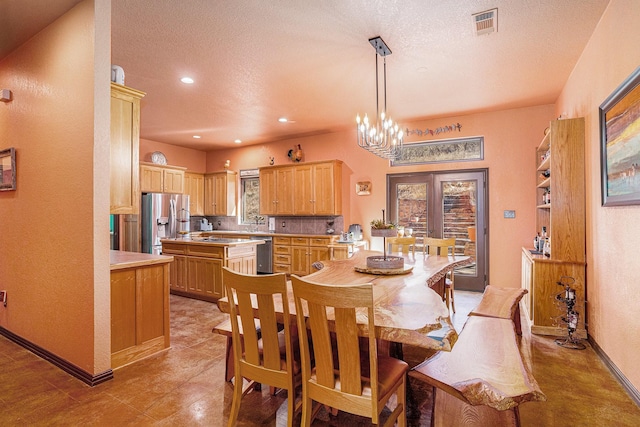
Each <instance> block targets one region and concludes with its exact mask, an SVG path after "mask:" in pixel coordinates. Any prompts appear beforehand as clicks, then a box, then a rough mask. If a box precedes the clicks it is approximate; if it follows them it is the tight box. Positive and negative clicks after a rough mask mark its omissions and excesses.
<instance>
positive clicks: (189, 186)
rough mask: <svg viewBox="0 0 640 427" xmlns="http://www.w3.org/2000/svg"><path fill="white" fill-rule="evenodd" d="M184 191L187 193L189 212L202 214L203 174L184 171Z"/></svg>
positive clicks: (197, 214)
mask: <svg viewBox="0 0 640 427" xmlns="http://www.w3.org/2000/svg"><path fill="white" fill-rule="evenodd" d="M184 192H185V194H188V195H189V213H190V214H191V215H195V216H202V215H204V175H202V174H200V173H188V172H187V173H185V174H184Z"/></svg>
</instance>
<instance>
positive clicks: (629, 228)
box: [557, 0, 640, 389]
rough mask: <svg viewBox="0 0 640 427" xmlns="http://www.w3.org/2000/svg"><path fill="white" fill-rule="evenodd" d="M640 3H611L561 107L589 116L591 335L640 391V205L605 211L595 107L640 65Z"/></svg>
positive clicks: (562, 110) (559, 109) (569, 112)
mask: <svg viewBox="0 0 640 427" xmlns="http://www.w3.org/2000/svg"><path fill="white" fill-rule="evenodd" d="M639 16H640V2H638V1H636V0H612V2H611V3H610V4H609V6H608V8H607V10H606V11H605V13H604V15H603V16H602V19H601V21H600V23H599V24H598V26H597V28H596V30H595V31H594V33H593V35H592V37H591V40H590V41H589V44H588V45H587V47H586V48H585V51H584V53H583V54H582V56H581V58H580V60H579V61H578V64H577V65H576V67H575V69H574V70H573V73H572V75H571V78H570V79H569V81H568V82H567V84H566V86H565V88H564V91H563V92H562V95H561V96H560V98H559V100H558V102H557V112H558V114H561V113H566V114H567V115H568V116H569V117H579V116H584V117H585V122H586V187H587V278H588V279H587V301H588V303H587V311H588V317H587V320H588V322H589V323H588V331H589V334H590V335H591V336H592V337H593V338H594V339H595V341H596V342H597V343H598V345H599V346H600V347H601V348H602V349H603V350H604V351H605V353H606V354H607V355H608V356H609V358H610V359H611V360H612V361H613V363H615V365H616V366H617V367H618V368H619V369H620V370H621V371H622V373H623V374H624V375H625V376H626V377H627V378H628V379H629V381H631V383H632V384H633V385H634V387H635V388H636V389H640V366H639V365H638V363H637V362H636V350H637V349H639V348H640V334H639V333H638V331H639V330H640V318H639V317H638V315H637V312H638V306H640V285H638V283H639V280H638V278H639V277H640V262H638V255H637V254H638V242H640V221H639V219H640V207H639V206H635V207H634V206H629V207H606V208H605V207H602V206H601V190H600V170H601V169H600V133H599V132H600V129H599V115H598V107H599V106H600V104H601V103H602V102H603V101H604V100H605V99H606V98H607V97H608V96H609V95H610V94H611V93H612V92H613V91H614V90H615V89H616V88H617V87H618V85H620V84H621V83H622V82H623V81H624V80H625V79H626V78H627V77H628V76H629V75H630V74H631V73H632V72H633V71H634V70H635V69H636V67H638V66H639V65H640V60H639V58H640V43H638V40H640V26H639V25H638V22H637V21H638V19H637V18H638V17H639Z"/></svg>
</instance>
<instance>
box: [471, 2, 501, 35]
mask: <svg viewBox="0 0 640 427" xmlns="http://www.w3.org/2000/svg"><path fill="white" fill-rule="evenodd" d="M471 16H472V18H473V31H475V33H476V35H477V36H481V35H483V34H491V33H493V32H497V31H498V9H497V8H496V9H491V10H486V11H484V12H480V13H474V14H473V15H471Z"/></svg>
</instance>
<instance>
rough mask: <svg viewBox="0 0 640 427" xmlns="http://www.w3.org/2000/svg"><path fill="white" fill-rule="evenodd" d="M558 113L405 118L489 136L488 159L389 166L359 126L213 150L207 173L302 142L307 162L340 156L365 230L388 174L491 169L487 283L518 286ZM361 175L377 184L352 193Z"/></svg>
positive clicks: (283, 152)
mask: <svg viewBox="0 0 640 427" xmlns="http://www.w3.org/2000/svg"><path fill="white" fill-rule="evenodd" d="M553 114H554V107H553V105H544V106H538V107H532V108H521V109H513V110H506V111H498V112H492V113H481V114H473V115H468V116H460V117H450V118H443V119H437V120H431V121H423V122H416V123H405V124H404V125H406V126H407V127H409V128H411V129H416V128H421V129H424V128H436V127H439V126H444V125H449V124H451V123H457V122H459V123H460V124H461V125H462V130H461V132H456V133H448V134H445V135H444V136H445V137H446V138H453V137H456V138H457V137H465V136H478V135H481V136H484V137H485V145H484V160H483V161H474V162H457V163H442V164H434V165H420V166H412V167H407V166H404V167H390V166H389V162H388V161H385V160H383V159H380V158H378V157H376V156H374V155H373V154H371V153H369V152H367V151H365V150H363V149H361V148H359V147H358V146H357V144H356V141H355V132H345V133H332V134H327V135H322V136H314V137H307V138H299V139H290V140H286V141H278V142H273V143H270V144H262V145H254V146H247V147H241V148H237V149H232V150H220V151H211V152H208V153H207V171H208V172H212V171H215V170H220V169H222V167H223V165H224V162H225V160H230V161H231V169H233V170H239V169H248V168H254V167H259V166H266V165H268V164H269V159H270V157H274V158H275V159H274V160H275V164H291V161H290V159H289V158H288V157H287V152H288V151H289V150H290V149H291V148H293V147H294V146H295V145H297V144H300V146H301V147H302V150H303V151H304V160H305V161H316V160H328V159H334V158H335V159H339V160H343V161H344V162H345V170H346V174H347V176H346V179H345V181H346V182H345V187H344V188H345V196H344V200H343V210H344V224H345V225H348V224H352V223H360V224H362V225H365V227H364V230H365V234H368V228H367V227H366V225H368V224H369V222H370V221H371V220H372V219H374V218H380V217H381V215H382V213H381V209H384V207H385V205H386V175H387V174H390V173H404V172H409V171H439V170H457V169H471V168H488V169H489V228H490V234H491V240H490V255H491V259H490V265H489V271H490V282H491V284H495V285H498V286H507V287H519V286H520V256H521V247H522V246H531V241H532V239H533V236H534V235H535V231H536V230H535V216H534V215H535V177H536V174H535V148H536V147H537V146H538V144H539V143H540V141H541V140H542V137H543V136H544V129H545V128H546V127H548V126H549V121H550V120H551V119H552V118H553ZM354 128H355V126H354ZM425 139H426V138H425ZM430 139H435V138H430ZM413 140H414V141H415V140H417V139H416V138H413ZM358 181H371V183H372V189H373V190H372V194H371V195H370V196H357V195H356V194H355V185H356V182H358ZM505 209H513V210H515V211H516V219H504V218H503V211H504V210H505ZM372 248H373V249H377V250H382V241H381V239H376V238H374V239H373V240H372Z"/></svg>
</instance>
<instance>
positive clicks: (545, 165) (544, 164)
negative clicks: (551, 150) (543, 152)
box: [537, 156, 551, 171]
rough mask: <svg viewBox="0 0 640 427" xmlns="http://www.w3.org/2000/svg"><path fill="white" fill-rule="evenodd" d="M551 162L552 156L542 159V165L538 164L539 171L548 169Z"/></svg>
mask: <svg viewBox="0 0 640 427" xmlns="http://www.w3.org/2000/svg"><path fill="white" fill-rule="evenodd" d="M550 163H551V156H549V157H547V158H546V159H544V160H543V161H542V163H540V166H538V169H537V170H538V171H546V170H547V169H549V164H550Z"/></svg>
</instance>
